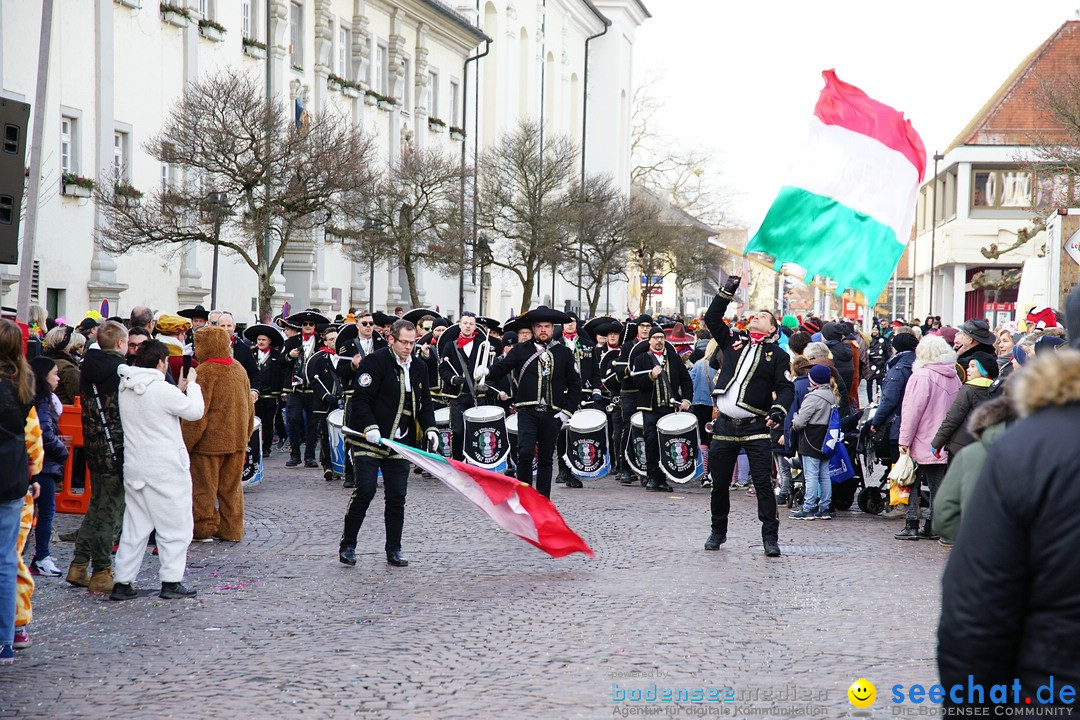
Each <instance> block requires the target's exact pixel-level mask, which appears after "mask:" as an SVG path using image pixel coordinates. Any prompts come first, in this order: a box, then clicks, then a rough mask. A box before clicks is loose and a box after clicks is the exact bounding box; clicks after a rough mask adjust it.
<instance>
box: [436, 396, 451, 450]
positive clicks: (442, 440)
mask: <svg viewBox="0 0 1080 720" xmlns="http://www.w3.org/2000/svg"><path fill="white" fill-rule="evenodd" d="M435 429H436V430H438V431H439V454H440V455H442V456H443V457H445V458H448V457H450V451H451V447H452V446H451V444H450V441H451V430H450V408H448V407H441V408H436V409H435Z"/></svg>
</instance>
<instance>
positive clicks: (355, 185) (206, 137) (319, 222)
mask: <svg viewBox="0 0 1080 720" xmlns="http://www.w3.org/2000/svg"><path fill="white" fill-rule="evenodd" d="M144 148H145V150H146V152H147V153H149V154H150V155H151V156H152V157H153V158H155V159H156V160H158V161H160V162H162V163H164V164H167V165H168V166H169V167H171V168H173V169H174V170H175V171H176V172H177V173H178V174H179V175H181V176H182V177H183V178H184V180H183V181H181V182H176V183H175V184H174V183H167V184H166V183H163V187H161V188H159V189H156V190H154V191H153V192H150V193H147V194H146V195H145V196H143V197H142V198H141V200H139V199H137V198H135V197H134V195H133V193H132V192H131V189H130V188H128V187H126V186H124V185H121V184H118V183H117V182H116V179H115V178H107V179H106V178H103V179H102V181H100V182H99V183H98V186H97V187H98V189H97V192H96V196H97V201H98V203H99V204H100V205H101V207H102V208H103V210H104V213H105V219H106V223H105V224H104V227H103V229H102V231H101V233H100V235H99V237H98V238H97V242H98V243H99V244H100V245H101V247H103V248H104V249H105V250H107V251H109V252H111V253H124V252H128V251H129V250H137V249H162V248H172V249H180V248H181V247H183V246H188V245H191V244H195V245H207V246H218V247H220V248H221V249H223V250H225V251H228V252H232V253H234V254H235V255H236V256H238V257H240V258H241V259H242V260H243V261H244V262H245V263H246V264H247V265H248V267H250V268H251V269H252V270H254V271H255V273H256V275H257V276H258V279H259V309H260V312H261V313H262V315H263V316H264V317H265V316H267V315H268V314H269V313H270V307H271V301H272V299H273V294H274V287H273V285H272V284H271V278H272V276H273V274H274V272H275V271H276V270H277V268H278V266H279V264H280V263H281V260H282V258H283V257H284V254H285V251H286V250H287V249H288V247H289V245H290V244H291V243H292V242H294V241H297V240H306V239H309V238H310V237H311V234H312V231H314V230H315V229H316V228H318V227H320V226H326V225H328V224H330V223H331V222H333V221H334V220H335V219H341V218H347V217H358V216H360V215H361V214H362V211H363V208H364V201H365V197H366V191H367V190H368V189H369V187H370V185H371V182H372V179H373V169H374V167H375V164H376V150H375V145H374V143H373V141H372V139H371V138H369V137H367V136H366V135H364V134H363V133H362V132H361V131H360V129H359V128H358V127H356V126H355V125H354V124H353V123H352V122H350V121H349V120H348V119H347V118H344V117H342V116H339V115H336V114H333V113H329V112H324V113H321V114H314V115H310V116H307V117H306V121H305V122H303V123H296V122H294V118H293V113H292V112H291V110H287V109H286V108H285V106H284V105H283V104H282V103H281V102H278V101H274V102H269V103H268V102H267V100H266V98H265V96H264V93H263V87H262V84H261V82H260V81H257V80H256V79H255V78H254V77H252V76H250V75H248V74H246V73H243V72H239V71H235V70H225V71H222V72H221V73H220V74H218V75H213V76H209V77H207V78H204V79H202V80H199V81H198V82H195V83H193V84H191V85H190V86H188V87H187V88H186V89H185V92H184V95H183V97H182V98H181V99H180V100H179V101H178V102H177V103H176V105H175V106H174V107H173V109H172V110H171V111H170V113H169V116H168V118H167V119H166V121H165V124H164V126H163V127H162V130H161V132H160V133H158V134H157V135H156V136H154V137H153V138H152V139H150V140H149V141H148V142H147V143H146V144H145V146H144ZM268 232H272V234H273V235H275V236H276V238H277V241H278V242H277V249H276V250H275V251H273V252H270V253H268V252H267V247H266V246H267V244H268V243H266V242H265V241H264V239H265V234H266V233H268Z"/></svg>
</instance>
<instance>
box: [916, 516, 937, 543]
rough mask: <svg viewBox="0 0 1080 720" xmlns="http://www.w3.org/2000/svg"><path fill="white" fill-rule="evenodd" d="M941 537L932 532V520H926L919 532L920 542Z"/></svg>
mask: <svg viewBox="0 0 1080 720" xmlns="http://www.w3.org/2000/svg"><path fill="white" fill-rule="evenodd" d="M940 538H941V536H940V535H938V534H937V533H936V532H934V522H933V519H930V520H927V521H926V523H925V524H924V525H923V528H922V530H920V531H919V539H920V540H938V539H940Z"/></svg>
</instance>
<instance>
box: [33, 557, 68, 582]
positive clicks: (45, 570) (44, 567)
mask: <svg viewBox="0 0 1080 720" xmlns="http://www.w3.org/2000/svg"><path fill="white" fill-rule="evenodd" d="M30 574H31V575H41V576H44V577H60V576H61V575H63V574H64V573H63V572H61V570H60V568H58V567H56V561H55V560H54V559H53V557H52V555H50V556H48V557H46V558H42V559H41V560H35V561H34V562H32V563H30Z"/></svg>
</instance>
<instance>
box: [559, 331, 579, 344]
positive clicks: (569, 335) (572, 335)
mask: <svg viewBox="0 0 1080 720" xmlns="http://www.w3.org/2000/svg"><path fill="white" fill-rule="evenodd" d="M562 336H563V337H564V338H566V339H567V340H569V341H570V342H574V341H575V340H577V333H576V332H566V331H565V330H563V334H562Z"/></svg>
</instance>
